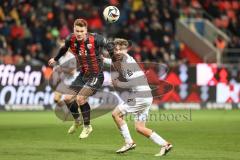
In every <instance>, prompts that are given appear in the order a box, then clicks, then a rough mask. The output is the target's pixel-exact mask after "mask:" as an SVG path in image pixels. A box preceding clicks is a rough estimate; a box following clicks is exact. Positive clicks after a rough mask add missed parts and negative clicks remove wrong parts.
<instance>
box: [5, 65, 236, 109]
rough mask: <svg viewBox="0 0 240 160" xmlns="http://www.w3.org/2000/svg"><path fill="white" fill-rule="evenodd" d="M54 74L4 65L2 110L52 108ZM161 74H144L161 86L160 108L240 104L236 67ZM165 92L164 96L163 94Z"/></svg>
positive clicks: (186, 68)
mask: <svg viewBox="0 0 240 160" xmlns="http://www.w3.org/2000/svg"><path fill="white" fill-rule="evenodd" d="M51 71H52V70H51V69H50V68H46V67H36V66H30V65H26V66H15V65H5V64H1V65H0V109H2V110H3V109H4V110H21V109H22V110H24V109H28V110H43V109H46V108H49V109H51V108H52V106H53V104H54V101H53V96H54V94H53V91H52V89H51V87H50V85H49V84H48V79H49V77H50V75H51ZM160 72H161V71H159V70H154V69H152V70H148V71H147V72H145V73H146V75H147V78H148V81H149V83H150V84H153V83H154V84H155V85H156V84H157V85H159V86H160V87H159V88H158V90H156V92H157V93H159V95H160V96H157V97H155V99H154V103H155V104H157V105H160V104H163V103H166V102H170V103H181V104H182V103H207V102H212V103H239V102H240V69H239V68H238V67H237V66H222V67H218V66H217V65H215V64H197V65H196V66H187V65H179V66H175V67H172V68H169V70H168V72H167V73H166V74H165V75H164V76H162V74H161V73H160ZM104 75H105V80H104V89H103V90H105V91H107V92H108V93H112V95H115V96H116V95H117V94H122V93H116V92H114V90H113V89H112V88H111V87H110V86H109V82H110V79H111V76H110V73H109V72H105V73H104ZM156 81H157V83H156ZM162 82H167V83H168V84H171V85H172V86H173V89H171V90H169V89H168V88H169V86H167V85H162V84H163V83H162ZM167 87H168V88H167ZM166 88H167V89H166ZM164 90H168V92H164ZM163 92H164V94H161V93H163ZM105 97H106V95H105ZM116 97H117V96H116ZM100 99H103V97H101V96H99V95H98V97H97V98H96V97H93V98H91V99H90V103H92V104H93V105H95V106H97V105H99V103H100Z"/></svg>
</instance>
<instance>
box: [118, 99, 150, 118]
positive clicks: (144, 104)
mask: <svg viewBox="0 0 240 160" xmlns="http://www.w3.org/2000/svg"><path fill="white" fill-rule="evenodd" d="M152 101H153V98H152V97H149V98H136V99H135V101H134V102H122V103H120V104H119V105H118V106H117V108H118V109H119V110H120V111H121V113H122V114H123V115H126V114H127V113H130V114H133V115H134V120H135V121H147V117H148V112H149V109H150V106H151V104H152Z"/></svg>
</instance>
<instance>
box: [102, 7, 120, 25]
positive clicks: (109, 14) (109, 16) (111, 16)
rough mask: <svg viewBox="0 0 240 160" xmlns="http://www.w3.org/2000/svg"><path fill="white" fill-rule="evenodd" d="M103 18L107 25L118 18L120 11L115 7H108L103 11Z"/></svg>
mask: <svg viewBox="0 0 240 160" xmlns="http://www.w3.org/2000/svg"><path fill="white" fill-rule="evenodd" d="M103 17H104V19H105V21H107V22H109V23H113V22H116V21H117V20H118V18H119V17H120V11H119V10H118V8H117V7H115V6H108V7H106V8H105V9H104V11H103Z"/></svg>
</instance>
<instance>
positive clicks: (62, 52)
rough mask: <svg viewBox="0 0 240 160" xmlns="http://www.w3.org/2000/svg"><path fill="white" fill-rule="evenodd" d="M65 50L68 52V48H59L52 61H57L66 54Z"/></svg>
mask: <svg viewBox="0 0 240 160" xmlns="http://www.w3.org/2000/svg"><path fill="white" fill-rule="evenodd" d="M67 50H68V48H67V47H66V46H63V47H61V48H60V50H59V52H58V54H57V56H56V57H54V60H55V61H58V60H59V59H60V58H61V57H62V56H63V55H64V54H65V53H66V52H67Z"/></svg>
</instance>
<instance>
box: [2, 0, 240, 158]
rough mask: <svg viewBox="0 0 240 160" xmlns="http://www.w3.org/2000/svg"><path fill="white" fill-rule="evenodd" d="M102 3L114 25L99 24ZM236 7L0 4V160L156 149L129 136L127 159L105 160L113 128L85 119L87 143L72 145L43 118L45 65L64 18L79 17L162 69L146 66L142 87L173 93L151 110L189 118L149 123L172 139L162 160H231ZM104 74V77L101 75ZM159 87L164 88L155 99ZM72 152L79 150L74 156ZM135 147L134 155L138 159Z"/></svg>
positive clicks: (217, 0)
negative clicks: (114, 12)
mask: <svg viewBox="0 0 240 160" xmlns="http://www.w3.org/2000/svg"><path fill="white" fill-rule="evenodd" d="M107 5H115V6H117V7H118V8H119V9H120V12H121V17H120V19H119V21H118V22H117V23H114V24H106V23H105V22H104V20H103V18H102V11H103V9H104V7H106V6H107ZM239 9H240V2H239V1H237V0H214V1H213V0H161V1H158V0H149V1H146V0H88V1H86V0H55V1H54V0H42V1H35V0H0V83H1V85H0V110H1V111H3V112H0V129H1V133H0V140H1V141H0V143H2V144H4V145H1V146H2V147H0V156H1V157H3V159H33V158H35V159H42V158H45V159H46V158H47V159H55V158H58V159H62V158H63V159H66V157H67V158H68V159H75V158H76V156H79V157H80V159H97V158H99V157H104V159H126V158H127V159H142V158H148V159H151V158H150V156H151V153H152V151H153V150H154V148H155V150H154V151H157V150H156V146H155V147H154V146H153V145H150V146H149V143H148V142H147V141H143V140H142V139H141V138H140V137H139V136H137V135H135V134H134V136H136V139H137V140H138V141H139V143H140V144H142V145H143V146H142V147H141V146H140V147H139V150H137V151H136V153H132V154H130V155H127V156H129V157H125V156H123V157H117V156H116V155H114V154H112V152H114V150H115V148H117V147H118V146H117V144H120V143H121V141H120V136H116V135H118V133H117V131H116V132H112V130H116V128H115V126H114V125H113V123H111V122H110V121H111V120H110V118H111V116H110V115H106V116H105V115H104V116H102V117H99V118H97V119H96V120H94V126H95V127H96V129H95V131H94V134H93V136H92V137H90V138H89V140H88V141H84V142H76V141H75V140H74V138H76V137H74V138H70V137H67V136H66V135H65V134H61V133H65V130H66V129H67V128H68V126H69V123H67V124H66V123H64V124H62V122H61V121H59V119H56V117H55V116H54V114H53V112H52V111H50V112H49V110H52V109H53V93H52V90H51V87H50V86H49V85H48V80H49V77H50V75H51V72H52V69H51V68H50V67H48V66H47V61H48V60H49V58H50V57H52V56H53V55H55V54H56V52H57V51H58V48H59V44H60V43H61V41H62V40H63V39H64V38H65V37H66V36H67V35H68V34H69V33H71V32H72V24H73V21H74V19H75V18H78V17H81V18H85V19H86V20H87V21H88V23H89V30H90V31H91V32H98V33H101V34H103V35H105V36H107V37H123V38H128V39H131V40H132V41H133V42H134V44H133V47H132V48H131V51H130V52H129V53H130V54H131V55H132V56H133V57H134V58H135V59H136V61H138V62H144V63H145V64H152V63H158V64H161V65H162V64H165V65H166V66H167V67H168V69H167V72H166V73H165V74H162V71H161V70H160V69H159V68H158V67H157V66H152V68H151V67H150V68H148V78H149V82H150V83H155V84H156V83H161V81H166V82H168V83H170V84H171V85H172V86H173V87H174V89H173V90H168V89H166V91H169V92H164V94H162V96H160V97H158V98H155V100H154V105H153V108H154V109H160V110H159V111H153V114H158V113H162V114H164V115H166V116H168V115H170V116H172V115H173V116H177V115H183V114H187V115H188V114H189V116H191V118H189V119H188V120H187V122H185V121H184V122H179V121H176V119H174V118H173V119H171V120H169V119H165V120H162V121H161V120H160V123H158V121H155V122H150V125H151V126H152V127H153V128H156V131H159V132H160V133H162V134H163V135H165V136H166V137H167V138H169V139H172V140H173V144H175V147H176V150H175V151H174V153H173V155H172V156H171V155H170V156H169V157H168V158H169V159H238V157H239V154H238V153H239V152H238V149H239V147H240V146H239V144H238V143H237V141H238V140H239V139H240V137H239V135H240V134H239V133H240V128H239V121H240V119H239V110H235V109H239V108H240V103H239V102H240V85H239V82H240V69H239V58H240V57H239V55H240V53H239V52H240V38H239V37H240V30H239V28H240V14H239ZM209 23H210V24H209ZM181 27H185V28H184V29H183V28H181ZM209 27H213V28H214V29H212V30H211V29H209ZM209 35H211V36H209ZM189 37H191V38H189ZM198 47H199V48H198ZM202 48H204V49H206V52H205V50H204V52H202V50H201V49H202ZM207 49H208V50H207ZM208 51H209V52H208ZM105 74H106V75H107V74H108V73H105ZM106 77H107V78H106V81H108V79H109V78H110V76H106ZM106 83H107V82H106ZM106 88H107V86H106ZM162 90H165V88H164V87H163V88H161V89H160V90H159V93H160V94H161V93H162ZM162 108H165V109H170V110H169V111H163V110H162ZM172 109H177V110H172ZM179 109H184V110H182V111H180V110H179ZM189 109H193V111H192V110H189ZM198 109H203V110H199V111H196V110H198ZM205 109H214V110H205ZM216 109H222V110H216ZM6 110H7V111H16V110H24V111H25V110H34V111H35V110H48V111H44V112H40V111H38V112H24V111H23V112H5V111H6ZM226 110H228V111H226ZM191 111H192V112H191ZM190 122H191V123H190ZM101 127H103V128H104V129H105V132H104V130H102V128H101ZM131 130H133V128H132V127H131ZM16 136H17V137H18V138H16ZM106 136H108V137H112V139H108V138H107V139H106ZM114 137H116V138H114ZM101 139H104V140H105V141H104V142H103V141H101ZM57 141H59V142H60V141H61V143H59V142H57ZM9 142H10V143H9ZM112 142H114V143H113V144H112ZM194 142H197V143H194ZM34 143H35V144H36V145H35V146H33V144H34ZM79 143H80V144H81V145H80V146H79ZM82 143H84V144H83V145H82ZM110 144H111V145H110ZM144 145H146V147H144ZM84 146H85V147H84ZM92 148H93V149H94V151H93V152H90V151H89V150H92ZM79 149H80V150H81V151H82V152H80V153H79V155H78V154H75V152H78V150H79ZM141 150H142V151H144V152H143V153H139V152H141ZM106 156H107V157H106Z"/></svg>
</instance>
